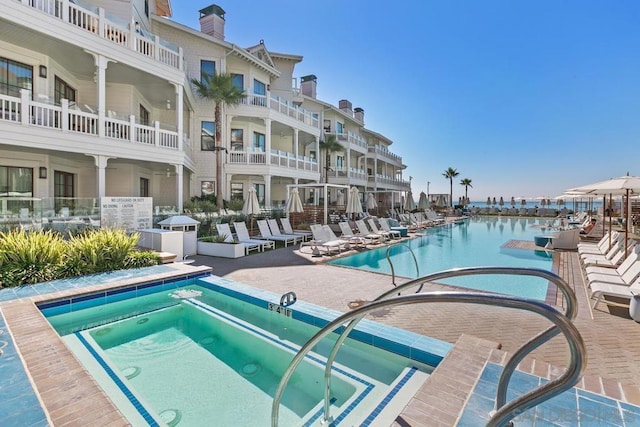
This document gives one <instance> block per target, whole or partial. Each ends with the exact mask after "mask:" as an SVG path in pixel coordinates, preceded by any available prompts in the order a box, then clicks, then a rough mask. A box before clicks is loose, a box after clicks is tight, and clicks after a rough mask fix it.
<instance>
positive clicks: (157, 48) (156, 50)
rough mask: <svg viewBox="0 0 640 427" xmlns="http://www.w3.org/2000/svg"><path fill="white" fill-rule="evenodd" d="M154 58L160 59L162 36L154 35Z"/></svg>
mask: <svg viewBox="0 0 640 427" xmlns="http://www.w3.org/2000/svg"><path fill="white" fill-rule="evenodd" d="M153 59H155V60H156V61H158V60H159V59H160V37H158V36H155V35H154V36H153Z"/></svg>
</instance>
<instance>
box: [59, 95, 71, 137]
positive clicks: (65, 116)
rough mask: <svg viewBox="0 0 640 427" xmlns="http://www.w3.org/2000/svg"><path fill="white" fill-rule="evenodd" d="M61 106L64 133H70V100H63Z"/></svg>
mask: <svg viewBox="0 0 640 427" xmlns="http://www.w3.org/2000/svg"><path fill="white" fill-rule="evenodd" d="M60 104H61V105H62V122H61V126H62V132H68V131H69V100H68V99H61V100H60Z"/></svg>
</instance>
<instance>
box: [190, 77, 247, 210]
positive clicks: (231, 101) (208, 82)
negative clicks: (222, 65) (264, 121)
mask: <svg viewBox="0 0 640 427" xmlns="http://www.w3.org/2000/svg"><path fill="white" fill-rule="evenodd" d="M191 84H193V86H195V88H196V93H197V94H198V95H199V96H200V97H201V98H205V99H209V100H211V101H213V102H214V103H215V106H216V107H215V112H214V122H215V132H216V134H215V137H216V139H215V144H216V145H215V146H214V148H213V151H216V152H217V151H220V150H225V151H226V148H225V147H224V144H222V117H221V115H222V111H221V110H222V106H223V105H224V104H227V105H232V106H233V105H238V104H239V103H240V102H242V100H243V98H244V95H245V94H244V90H242V89H240V88H239V87H237V86H235V85H234V84H233V78H232V77H231V74H226V73H220V74H203V75H202V80H198V79H191ZM216 205H217V206H218V209H222V208H223V207H224V200H223V198H222V156H221V155H220V153H216Z"/></svg>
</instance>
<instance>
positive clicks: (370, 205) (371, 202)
mask: <svg viewBox="0 0 640 427" xmlns="http://www.w3.org/2000/svg"><path fill="white" fill-rule="evenodd" d="M365 206H366V208H367V210H371V209H375V208H377V207H378V203H377V202H376V198H375V197H373V193H368V194H367V200H366V201H365Z"/></svg>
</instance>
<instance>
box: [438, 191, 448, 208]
mask: <svg viewBox="0 0 640 427" xmlns="http://www.w3.org/2000/svg"><path fill="white" fill-rule="evenodd" d="M436 206H437V207H439V208H444V207H445V206H447V201H446V200H445V198H444V194H438V198H437V199H436Z"/></svg>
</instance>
